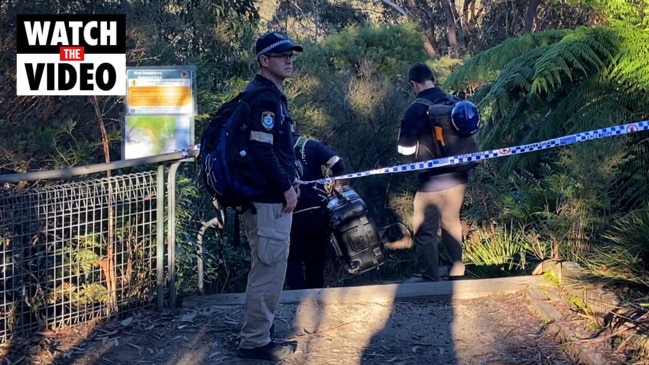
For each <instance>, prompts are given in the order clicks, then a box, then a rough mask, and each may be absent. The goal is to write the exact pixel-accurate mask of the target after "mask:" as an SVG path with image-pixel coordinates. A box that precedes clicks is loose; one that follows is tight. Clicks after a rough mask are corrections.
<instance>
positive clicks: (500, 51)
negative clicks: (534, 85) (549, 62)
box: [444, 30, 571, 90]
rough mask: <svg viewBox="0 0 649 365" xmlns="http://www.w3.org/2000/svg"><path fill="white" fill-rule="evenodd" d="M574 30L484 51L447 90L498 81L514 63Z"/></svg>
mask: <svg viewBox="0 0 649 365" xmlns="http://www.w3.org/2000/svg"><path fill="white" fill-rule="evenodd" d="M569 32H571V31H570V30H549V31H546V32H538V33H531V34H526V35H524V36H522V37H520V38H509V39H507V40H505V41H504V42H502V43H501V44H499V45H497V46H495V47H492V48H490V49H488V50H486V51H483V52H480V53H479V54H477V55H475V56H474V57H472V58H471V59H469V60H468V61H467V62H466V63H465V64H464V65H462V66H461V67H459V68H458V69H456V70H455V71H454V72H453V74H451V76H450V77H449V78H448V79H447V80H446V82H445V84H444V87H445V88H446V89H449V90H452V89H460V88H462V87H463V86H464V85H465V84H467V83H472V84H476V83H477V84H478V85H482V84H485V83H489V82H492V81H494V80H495V79H496V78H497V77H498V76H499V75H500V73H501V70H502V69H503V68H505V66H507V65H508V64H509V63H510V62H511V61H512V60H514V59H516V58H518V57H520V56H521V55H522V54H525V53H528V52H530V51H532V50H534V49H536V48H539V47H546V46H548V45H551V44H554V43H556V42H559V41H560V40H561V39H562V38H563V37H564V36H565V35H566V34H568V33H569Z"/></svg>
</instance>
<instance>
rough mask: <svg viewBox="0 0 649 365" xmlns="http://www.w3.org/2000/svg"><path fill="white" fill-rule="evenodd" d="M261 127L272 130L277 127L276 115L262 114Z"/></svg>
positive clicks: (270, 113) (271, 113)
mask: <svg viewBox="0 0 649 365" xmlns="http://www.w3.org/2000/svg"><path fill="white" fill-rule="evenodd" d="M261 125H263V126H264V128H266V129H268V130H271V129H273V126H275V113H273V112H263V113H261Z"/></svg>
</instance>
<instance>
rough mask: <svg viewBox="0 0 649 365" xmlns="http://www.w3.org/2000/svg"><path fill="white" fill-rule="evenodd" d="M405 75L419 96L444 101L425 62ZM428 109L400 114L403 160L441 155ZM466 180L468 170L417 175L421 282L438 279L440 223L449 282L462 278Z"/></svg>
mask: <svg viewBox="0 0 649 365" xmlns="http://www.w3.org/2000/svg"><path fill="white" fill-rule="evenodd" d="M408 77H409V80H410V84H411V85H412V87H413V89H414V91H415V93H416V94H417V98H425V99H427V100H430V101H431V102H433V103H436V102H438V101H439V100H443V99H444V98H447V97H448V94H447V93H445V92H444V91H442V89H440V88H439V87H437V86H435V82H434V77H433V72H432V71H431V70H430V68H428V66H426V65H425V64H423V63H416V64H414V65H413V66H412V67H411V68H410V71H409V73H408ZM427 111H428V106H426V105H425V104H422V103H412V104H411V105H410V106H409V107H408V109H406V111H405V113H404V115H403V120H402V121H401V130H400V132H399V142H398V143H399V146H398V152H399V153H400V154H401V155H402V156H403V157H404V159H405V160H406V161H407V162H413V161H423V160H429V159H434V158H439V157H442V156H441V152H440V147H439V146H438V145H437V143H438V142H437V141H436V140H435V138H434V133H433V130H432V127H431V123H430V121H429V119H428V114H427ZM468 180H469V176H468V172H467V171H466V170H461V169H460V170H458V169H454V167H453V166H449V167H442V168H435V169H429V170H424V171H422V172H421V173H419V187H418V189H417V193H416V194H415V198H414V202H413V203H414V215H413V218H412V229H413V232H414V234H415V243H416V245H417V257H418V260H419V264H420V267H421V273H422V278H423V279H425V280H431V281H438V280H440V274H439V247H438V242H437V232H438V230H439V228H440V225H441V229H442V242H443V243H444V246H445V247H446V251H447V252H448V254H449V256H450V259H451V261H452V267H451V268H450V271H449V279H458V278H461V277H462V276H464V264H463V263H462V225H461V223H460V208H461V207H462V201H463V199H464V190H465V188H466V185H467V183H468Z"/></svg>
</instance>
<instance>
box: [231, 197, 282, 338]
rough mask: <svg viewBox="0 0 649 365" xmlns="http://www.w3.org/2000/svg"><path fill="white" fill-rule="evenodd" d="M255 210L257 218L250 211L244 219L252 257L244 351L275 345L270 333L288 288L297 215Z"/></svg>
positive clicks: (273, 207) (265, 207) (278, 208)
mask: <svg viewBox="0 0 649 365" xmlns="http://www.w3.org/2000/svg"><path fill="white" fill-rule="evenodd" d="M254 206H255V209H256V212H255V214H253V212H252V211H253V210H252V209H248V210H247V211H246V212H245V213H243V214H242V215H241V217H242V218H243V223H244V227H245V231H246V236H247V237H248V242H249V244H250V252H251V257H252V264H251V267H250V272H249V273H248V284H247V286H246V300H245V304H244V309H243V317H244V318H243V326H242V327H241V336H240V338H241V339H240V342H239V348H242V349H252V348H256V347H260V346H264V345H266V344H268V343H269V342H270V341H271V339H270V333H269V330H270V326H271V325H272V324H273V320H274V319H275V310H276V309H277V305H278V304H279V296H280V294H281V293H282V287H283V286H284V277H285V275H286V262H287V259H288V250H289V242H290V234H291V223H292V220H293V213H284V212H283V210H284V205H283V204H281V203H278V204H265V203H254Z"/></svg>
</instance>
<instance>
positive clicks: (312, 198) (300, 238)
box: [286, 121, 345, 289]
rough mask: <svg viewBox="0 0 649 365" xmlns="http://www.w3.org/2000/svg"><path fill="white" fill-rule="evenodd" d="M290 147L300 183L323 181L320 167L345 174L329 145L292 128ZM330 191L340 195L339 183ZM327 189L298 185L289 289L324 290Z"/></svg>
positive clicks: (292, 232) (319, 185)
mask: <svg viewBox="0 0 649 365" xmlns="http://www.w3.org/2000/svg"><path fill="white" fill-rule="evenodd" d="M292 130H293V146H294V149H295V157H296V163H297V164H298V172H299V173H300V180H302V181H313V180H319V179H322V178H324V177H325V176H324V174H323V167H324V168H325V170H326V169H328V170H329V171H330V172H331V174H332V176H339V175H342V174H344V173H345V163H344V162H343V159H342V158H341V157H340V156H339V155H338V153H337V152H336V151H334V150H333V148H331V147H330V146H329V145H327V144H326V143H324V142H321V141H318V140H317V139H312V138H308V137H305V136H302V135H300V133H299V132H298V130H297V126H296V124H295V121H293V124H292ZM333 188H334V189H336V190H338V191H341V189H342V181H341V180H335V181H334V182H333ZM327 195H328V194H327V191H326V187H325V186H324V185H323V184H320V183H309V184H301V185H300V195H299V198H298V201H297V207H296V208H295V211H294V212H293V226H292V228H291V249H290V251H289V255H288V268H287V270H286V285H287V286H288V287H289V288H290V289H307V288H308V289H311V288H322V287H323V286H324V266H325V258H326V253H327V244H328V242H329V241H328V229H329V214H328V210H327V202H328V198H327Z"/></svg>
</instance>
